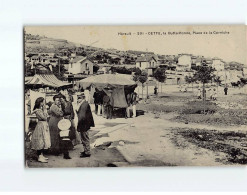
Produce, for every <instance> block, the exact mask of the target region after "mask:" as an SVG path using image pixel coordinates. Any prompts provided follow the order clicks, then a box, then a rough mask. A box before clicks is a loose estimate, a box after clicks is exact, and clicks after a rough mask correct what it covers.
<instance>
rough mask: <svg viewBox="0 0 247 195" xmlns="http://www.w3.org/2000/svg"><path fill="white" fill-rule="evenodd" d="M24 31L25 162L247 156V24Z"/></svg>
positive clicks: (138, 163)
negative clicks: (246, 25)
mask: <svg viewBox="0 0 247 195" xmlns="http://www.w3.org/2000/svg"><path fill="white" fill-rule="evenodd" d="M23 36H24V37H23V38H24V78H25V81H24V82H25V84H24V85H25V88H24V89H25V92H24V95H25V102H24V105H25V129H24V131H25V146H24V147H25V165H26V167H28V168H40V167H46V168H57V167H150V166H153V167H155V166H239V165H246V164H247V118H246V116H247V87H246V86H247V85H246V84H247V66H246V27H245V26H244V25H235V26H233V25H232V26H229V25H217V26H216V25H215V26H213V25H211V26H210V25H209V26H25V27H24V33H23Z"/></svg>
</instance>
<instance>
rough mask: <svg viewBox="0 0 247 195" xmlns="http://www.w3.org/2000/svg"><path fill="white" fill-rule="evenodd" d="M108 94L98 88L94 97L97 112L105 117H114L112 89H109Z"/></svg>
mask: <svg viewBox="0 0 247 195" xmlns="http://www.w3.org/2000/svg"><path fill="white" fill-rule="evenodd" d="M108 91H109V93H108V95H107V94H106V93H105V92H104V91H99V90H98V89H96V91H95V93H94V95H93V98H94V104H95V114H96V115H102V116H103V117H104V118H107V119H112V114H113V108H114V99H113V96H112V90H108Z"/></svg>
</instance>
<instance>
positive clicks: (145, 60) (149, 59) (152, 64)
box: [136, 56, 157, 75]
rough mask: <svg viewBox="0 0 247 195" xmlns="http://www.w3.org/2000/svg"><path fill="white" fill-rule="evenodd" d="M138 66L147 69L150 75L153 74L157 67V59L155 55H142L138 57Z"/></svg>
mask: <svg viewBox="0 0 247 195" xmlns="http://www.w3.org/2000/svg"><path fill="white" fill-rule="evenodd" d="M136 68H139V69H140V70H147V73H148V75H153V71H154V69H156V68H157V60H156V59H155V58H154V57H153V56H141V57H137V59H136Z"/></svg>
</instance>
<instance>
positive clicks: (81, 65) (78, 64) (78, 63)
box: [68, 56, 94, 75]
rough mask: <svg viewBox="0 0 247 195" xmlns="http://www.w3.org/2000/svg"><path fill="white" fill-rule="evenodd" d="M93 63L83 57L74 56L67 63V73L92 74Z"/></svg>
mask: <svg viewBox="0 0 247 195" xmlns="http://www.w3.org/2000/svg"><path fill="white" fill-rule="evenodd" d="M93 66H94V63H93V62H92V61H91V60H90V59H88V58H87V57H84V56H76V57H75V58H74V59H72V60H71V61H70V63H69V68H68V72H69V73H72V74H85V75H91V74H93Z"/></svg>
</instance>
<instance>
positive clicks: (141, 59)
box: [136, 56, 156, 62]
mask: <svg viewBox="0 0 247 195" xmlns="http://www.w3.org/2000/svg"><path fill="white" fill-rule="evenodd" d="M152 59H154V60H155V61H156V59H155V58H154V57H153V56H142V57H138V58H137V60H136V62H149V61H151V60H152Z"/></svg>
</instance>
